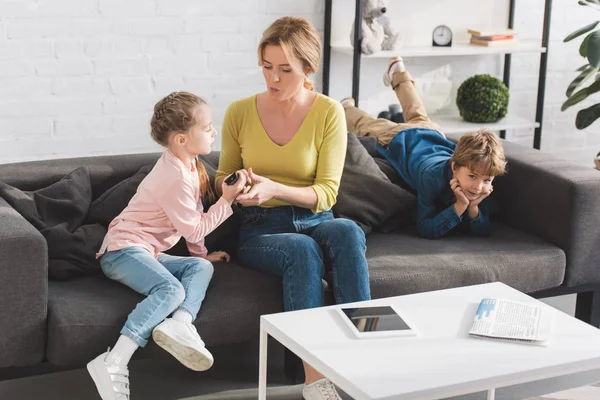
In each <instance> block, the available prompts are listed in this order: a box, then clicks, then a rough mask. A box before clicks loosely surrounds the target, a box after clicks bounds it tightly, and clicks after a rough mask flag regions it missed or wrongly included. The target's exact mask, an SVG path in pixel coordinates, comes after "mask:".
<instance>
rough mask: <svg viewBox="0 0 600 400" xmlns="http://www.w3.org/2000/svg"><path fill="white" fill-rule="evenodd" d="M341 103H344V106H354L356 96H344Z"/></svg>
mask: <svg viewBox="0 0 600 400" xmlns="http://www.w3.org/2000/svg"><path fill="white" fill-rule="evenodd" d="M340 103H342V105H343V106H344V107H354V105H355V103H354V98H353V97H346V98H343V99H342V100H341V101H340Z"/></svg>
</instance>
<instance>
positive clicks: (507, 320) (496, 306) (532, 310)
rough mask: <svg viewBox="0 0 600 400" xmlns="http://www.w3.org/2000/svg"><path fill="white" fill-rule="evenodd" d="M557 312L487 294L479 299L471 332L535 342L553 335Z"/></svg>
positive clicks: (482, 335) (504, 338) (543, 340)
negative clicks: (491, 296) (487, 295)
mask: <svg viewBox="0 0 600 400" xmlns="http://www.w3.org/2000/svg"><path fill="white" fill-rule="evenodd" d="M553 321H554V312H553V310H552V309H550V308H548V307H541V306H538V305H534V304H529V303H523V302H519V301H514V300H504V299H492V298H485V299H482V300H481V303H479V307H478V308H477V313H476V314H475V319H474V321H473V326H472V327H471V330H470V331H469V334H470V335H473V336H479V337H486V338H492V339H501V340H509V341H517V342H524V343H533V344H542V345H543V344H546V342H547V341H548V339H549V338H550V334H551V331H552V324H553Z"/></svg>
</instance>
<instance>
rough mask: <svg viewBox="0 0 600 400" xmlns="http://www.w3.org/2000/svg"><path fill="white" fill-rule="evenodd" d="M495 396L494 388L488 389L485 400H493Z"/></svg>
mask: <svg viewBox="0 0 600 400" xmlns="http://www.w3.org/2000/svg"><path fill="white" fill-rule="evenodd" d="M495 397H496V389H490V390H488V398H487V400H494V398H495Z"/></svg>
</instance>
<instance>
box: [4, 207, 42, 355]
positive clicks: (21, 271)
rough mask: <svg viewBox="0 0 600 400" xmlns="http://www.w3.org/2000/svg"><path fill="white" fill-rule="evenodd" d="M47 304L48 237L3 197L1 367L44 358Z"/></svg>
mask: <svg viewBox="0 0 600 400" xmlns="http://www.w3.org/2000/svg"><path fill="white" fill-rule="evenodd" d="M47 304H48V250H47V245H46V240H45V239H44V237H43V236H42V235H41V234H40V233H39V232H38V231H37V230H36V229H35V228H34V227H33V226H32V225H31V224H30V223H29V222H27V221H26V220H25V219H24V218H23V217H22V216H21V215H20V214H19V213H17V212H16V211H15V210H14V209H13V208H12V207H11V206H10V205H9V204H8V203H7V202H6V201H5V200H4V199H2V198H0V367H10V366H23V365H31V364H36V363H39V362H41V361H42V360H43V359H44V354H45V345H46V317H47Z"/></svg>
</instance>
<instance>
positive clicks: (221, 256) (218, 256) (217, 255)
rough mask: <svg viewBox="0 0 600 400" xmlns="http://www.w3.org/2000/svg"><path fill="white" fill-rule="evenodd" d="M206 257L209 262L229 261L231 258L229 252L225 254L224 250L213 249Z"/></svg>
mask: <svg viewBox="0 0 600 400" xmlns="http://www.w3.org/2000/svg"><path fill="white" fill-rule="evenodd" d="M206 259H207V260H208V261H210V262H219V261H224V262H229V261H230V260H231V257H229V254H227V253H226V252H224V251H213V252H212V253H210V254H209V255H207V256H206Z"/></svg>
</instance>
